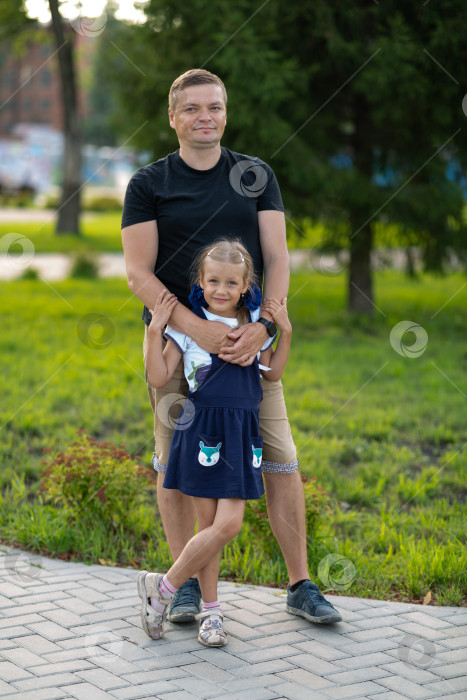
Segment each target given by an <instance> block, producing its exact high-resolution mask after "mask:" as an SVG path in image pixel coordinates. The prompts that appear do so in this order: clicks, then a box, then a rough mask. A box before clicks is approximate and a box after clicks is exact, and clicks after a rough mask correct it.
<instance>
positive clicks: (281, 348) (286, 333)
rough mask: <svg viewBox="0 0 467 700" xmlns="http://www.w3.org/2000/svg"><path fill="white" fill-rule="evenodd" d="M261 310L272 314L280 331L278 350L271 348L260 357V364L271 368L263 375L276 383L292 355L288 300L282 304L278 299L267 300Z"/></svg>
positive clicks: (284, 300) (283, 300)
mask: <svg viewBox="0 0 467 700" xmlns="http://www.w3.org/2000/svg"><path fill="white" fill-rule="evenodd" d="M261 308H262V310H265V311H267V312H268V313H269V314H271V316H272V318H273V319H274V323H275V324H276V326H277V328H278V329H279V331H280V336H279V340H278V341H277V345H276V349H275V350H273V349H272V347H270V348H268V349H267V350H265V351H264V352H262V353H261V355H260V363H261V364H262V365H265V366H266V367H270V368H271V369H270V370H269V371H268V372H266V371H264V372H263V373H262V374H263V377H264V378H265V379H268V380H269V381H270V382H275V381H277V380H278V379H280V378H281V377H282V373H283V372H284V369H285V366H286V364H287V360H288V359H289V353H290V341H291V338H292V324H291V323H290V321H289V317H288V314H287V299H282V302H281V303H279V302H278V301H277V299H272V298H271V299H266V301H265V302H263V304H262V306H261Z"/></svg>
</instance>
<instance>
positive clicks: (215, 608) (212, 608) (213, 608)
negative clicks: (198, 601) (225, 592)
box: [203, 600, 222, 615]
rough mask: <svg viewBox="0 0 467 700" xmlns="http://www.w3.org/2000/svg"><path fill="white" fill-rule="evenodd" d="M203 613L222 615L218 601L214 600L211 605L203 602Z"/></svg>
mask: <svg viewBox="0 0 467 700" xmlns="http://www.w3.org/2000/svg"><path fill="white" fill-rule="evenodd" d="M203 612H212V613H214V614H216V615H222V610H221V604H220V603H219V601H218V600H215V601H214V602H213V603H204V602H203Z"/></svg>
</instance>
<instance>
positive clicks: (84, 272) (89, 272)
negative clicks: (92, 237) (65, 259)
mask: <svg viewBox="0 0 467 700" xmlns="http://www.w3.org/2000/svg"><path fill="white" fill-rule="evenodd" d="M70 277H72V278H73V279H95V278H96V277H99V265H98V263H97V260H96V258H95V256H94V255H92V254H90V253H78V254H77V255H75V257H74V259H73V262H72V265H71V269H70Z"/></svg>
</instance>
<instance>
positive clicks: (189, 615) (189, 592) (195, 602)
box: [167, 578, 201, 622]
mask: <svg viewBox="0 0 467 700" xmlns="http://www.w3.org/2000/svg"><path fill="white" fill-rule="evenodd" d="M200 610H201V589H200V587H199V583H198V579H197V578H189V579H188V581H185V583H184V584H182V585H181V586H180V588H179V589H178V591H177V592H176V593H175V595H174V597H173V598H172V603H171V605H170V608H169V612H168V614H167V619H168V620H169V621H170V622H192V621H193V620H194V619H195V617H196V615H198V613H199V612H200Z"/></svg>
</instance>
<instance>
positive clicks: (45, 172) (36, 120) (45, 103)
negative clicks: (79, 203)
mask: <svg viewBox="0 0 467 700" xmlns="http://www.w3.org/2000/svg"><path fill="white" fill-rule="evenodd" d="M40 27H41V28H40V30H39V31H38V30H37V29H32V30H30V31H29V32H28V34H29V36H28V38H27V39H26V40H25V42H24V44H23V46H22V47H21V48H20V49H15V50H13V49H12V47H11V45H10V44H9V42H8V41H4V42H2V44H0V189H3V190H8V189H9V188H10V189H13V190H14V189H17V188H22V189H31V190H34V191H35V192H53V191H54V190H55V189H56V188H58V186H59V185H60V178H61V159H62V153H63V136H62V125H63V110H62V101H61V95H60V74H59V67H58V60H57V49H56V45H55V40H54V35H53V31H52V26H51V25H50V24H49V25H40ZM66 30H67V35H68V39H69V40H70V41H73V43H74V57H75V64H76V75H77V83H78V106H79V114H80V118H81V119H82V120H83V121H84V120H86V117H87V116H88V114H89V100H88V89H87V86H88V85H89V84H90V82H91V81H90V79H89V78H90V71H91V70H92V61H93V56H94V52H95V50H96V41H95V38H94V37H92V36H91V37H89V36H86V35H85V34H80V33H79V32H76V31H74V30H73V29H72V28H71V26H70V25H68V26H67V28H66ZM135 163H136V155H135V154H134V152H133V151H132V150H131V149H117V148H110V147H102V146H100V147H97V146H93V145H90V144H88V145H85V146H83V173H82V178H83V181H85V182H86V183H87V184H88V185H89V186H90V187H99V188H101V189H103V190H104V191H105V190H109V191H110V190H112V191H113V192H115V194H121V195H123V192H124V190H125V188H126V184H127V182H128V179H129V177H130V176H131V174H132V173H133V172H134V170H135V169H136V167H137V166H136V165H135Z"/></svg>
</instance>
